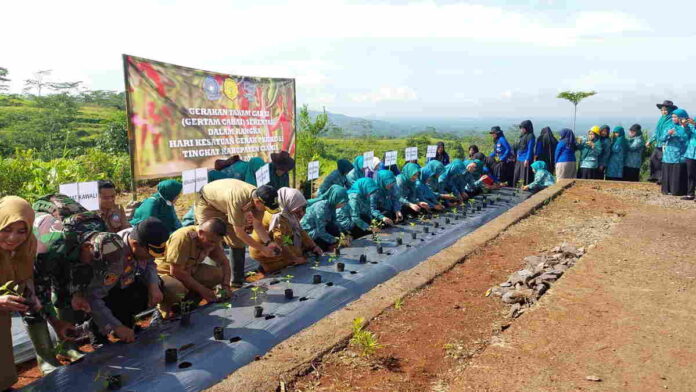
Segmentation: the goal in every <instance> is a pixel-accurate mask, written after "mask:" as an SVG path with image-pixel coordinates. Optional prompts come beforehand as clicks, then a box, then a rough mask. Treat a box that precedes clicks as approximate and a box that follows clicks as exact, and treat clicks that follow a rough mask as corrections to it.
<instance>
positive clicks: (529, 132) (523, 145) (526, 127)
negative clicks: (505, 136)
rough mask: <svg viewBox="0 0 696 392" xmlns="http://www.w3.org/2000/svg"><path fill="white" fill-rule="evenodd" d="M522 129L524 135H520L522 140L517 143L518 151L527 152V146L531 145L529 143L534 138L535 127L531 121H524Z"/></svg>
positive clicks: (521, 125)
mask: <svg viewBox="0 0 696 392" xmlns="http://www.w3.org/2000/svg"><path fill="white" fill-rule="evenodd" d="M520 128H522V130H523V131H522V134H521V135H520V140H519V141H518V142H517V146H515V150H516V151H518V152H519V151H526V150H527V144H529V141H530V140H531V139H532V138H533V137H534V125H532V122H531V121H530V120H524V121H522V123H520Z"/></svg>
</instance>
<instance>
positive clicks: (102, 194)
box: [97, 180, 131, 233]
mask: <svg viewBox="0 0 696 392" xmlns="http://www.w3.org/2000/svg"><path fill="white" fill-rule="evenodd" d="M97 212H98V213H99V216H100V217H101V218H102V219H103V220H104V222H105V223H106V227H107V228H108V229H109V232H110V233H118V232H119V231H121V230H125V229H127V228H129V227H131V224H130V222H128V219H127V218H126V211H125V210H124V209H123V207H122V206H120V205H118V204H116V186H115V185H114V183H113V182H111V181H109V180H100V181H99V211H97Z"/></svg>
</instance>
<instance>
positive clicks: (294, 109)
mask: <svg viewBox="0 0 696 392" xmlns="http://www.w3.org/2000/svg"><path fill="white" fill-rule="evenodd" d="M292 121H293V122H294V124H293V125H294V128H295V132H293V133H292V137H293V139H295V140H293V143H292V144H294V145H295V158H297V147H298V146H297V132H298V130H297V86H296V85H295V79H293V80H292ZM292 187H293V188H295V189H297V162H295V168H294V169H292Z"/></svg>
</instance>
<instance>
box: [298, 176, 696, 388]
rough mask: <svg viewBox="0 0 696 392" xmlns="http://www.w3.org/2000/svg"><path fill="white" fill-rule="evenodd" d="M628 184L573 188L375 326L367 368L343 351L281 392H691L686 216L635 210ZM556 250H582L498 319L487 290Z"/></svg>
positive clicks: (636, 196)
mask: <svg viewBox="0 0 696 392" xmlns="http://www.w3.org/2000/svg"><path fill="white" fill-rule="evenodd" d="M627 185H628V184H610V183H606V184H601V185H597V184H594V183H580V184H578V185H576V186H574V187H573V188H571V189H570V190H568V191H567V192H566V193H565V194H563V195H562V196H561V197H559V198H558V199H557V200H555V201H553V202H552V203H551V204H550V205H549V206H548V207H547V208H545V209H543V210H542V211H540V212H539V213H538V214H536V215H534V216H532V217H530V218H528V219H526V220H524V221H522V222H520V223H519V224H517V225H515V226H513V227H512V228H510V229H509V230H508V231H507V232H506V233H504V234H503V235H502V236H501V237H500V238H499V239H498V240H496V241H494V242H493V243H491V244H490V245H489V246H488V247H487V248H486V249H483V250H482V251H481V252H479V253H478V254H476V255H474V256H472V257H469V258H468V259H467V260H466V261H465V262H464V263H463V264H460V265H458V266H457V267H455V268H454V269H453V270H451V271H450V272H448V273H447V274H445V275H443V276H442V277H440V278H438V279H436V280H435V281H434V282H433V284H431V285H430V286H428V287H426V288H425V289H423V290H420V291H418V292H416V293H414V294H413V295H411V296H409V297H408V298H407V299H406V301H405V303H404V304H403V305H402V306H401V307H400V309H398V310H397V309H390V310H388V311H386V312H385V313H384V314H383V315H381V316H380V317H378V318H377V319H375V320H373V321H372V322H371V324H370V326H369V328H368V329H369V330H370V331H373V332H375V333H376V334H377V336H378V337H379V342H380V343H381V344H382V345H383V346H384V348H383V349H381V350H380V351H379V353H378V355H377V358H371V359H365V358H361V357H359V356H358V355H357V354H356V353H355V352H354V351H353V349H352V348H349V349H346V350H341V351H338V352H336V353H333V354H330V355H327V356H325V358H324V359H323V362H322V363H321V364H316V371H313V372H311V373H310V374H308V375H307V376H305V377H302V378H301V379H299V380H297V382H296V383H295V384H294V385H293V387H292V388H291V390H294V391H298V392H299V391H303V392H308V391H392V390H393V391H453V392H454V391H463V390H472V391H501V390H506V391H516V390H520V391H523V390H524V391H565V390H631V391H642V390H645V391H648V390H651V391H652V390H655V388H656V386H659V388H663V387H664V385H667V386H668V387H669V388H670V389H672V390H691V389H689V388H688V387H686V385H689V383H690V382H691V385H693V381H694V380H693V377H694V376H688V374H689V372H690V371H691V372H692V373H693V369H689V366H691V367H694V365H691V364H692V363H694V361H693V360H694V359H696V358H694V356H693V352H692V351H690V349H689V348H688V347H696V344H694V343H696V338H689V336H688V335H689V334H690V332H689V331H690V329H689V328H688V326H687V325H686V322H688V320H689V317H688V316H689V315H692V314H693V310H694V305H693V304H692V305H689V304H688V302H687V301H688V299H689V297H693V295H689V294H693V293H694V291H696V287H694V284H693V279H694V277H696V261H694V259H696V257H694V256H693V255H694V254H695V253H694V252H695V251H696V249H694V248H695V247H696V244H693V242H692V243H690V244H687V242H688V238H689V236H688V235H687V234H686V233H693V232H694V231H693V229H692V230H690V231H689V229H688V225H689V223H688V221H689V220H690V221H691V222H694V221H696V205H694V206H693V207H692V206H690V205H687V204H680V206H679V207H677V208H680V209H679V210H677V209H674V208H664V207H660V206H659V205H660V203H654V202H652V200H651V201H650V202H648V203H647V204H644V203H643V202H642V201H641V200H644V199H645V197H644V196H642V195H643V194H644V193H645V192H648V193H649V192H652V191H654V189H653V186H651V185H637V186H634V188H632V190H629V191H627V190H626V189H625V188H626V186H627ZM631 192H632V193H631ZM627 193H631V194H630V195H628V194H627ZM652 197H653V196H651V198H652ZM655 197H656V198H659V197H660V196H655ZM663 204H664V203H663ZM648 222H655V225H653V226H648V224H647V223H648ZM675 222H681V223H679V224H676V223H675ZM663 233H664V236H662V234H663ZM654 239H659V241H654ZM564 241H565V242H569V243H571V244H573V245H576V246H586V247H589V248H590V251H589V253H588V254H587V255H586V256H585V257H583V258H582V259H581V260H580V261H579V262H578V264H577V265H576V266H575V267H573V268H572V269H571V270H570V272H569V273H567V274H566V275H565V276H564V277H563V278H562V279H561V280H560V282H559V283H558V284H556V285H554V286H553V288H552V289H551V290H550V292H549V294H547V295H546V296H545V297H544V299H543V300H542V301H541V303H540V304H539V305H537V306H536V307H535V308H534V310H532V311H528V312H527V313H525V314H524V315H523V316H522V317H520V318H519V319H516V320H514V321H511V320H509V319H506V318H505V314H506V310H507V308H506V306H504V305H502V304H501V303H500V302H499V301H498V300H494V299H493V298H487V297H485V296H484V293H485V292H486V290H487V289H488V288H490V287H491V286H493V285H495V284H498V283H500V282H502V281H504V280H505V279H506V278H507V276H508V275H509V274H510V273H511V272H513V271H515V270H517V269H519V268H520V266H521V260H522V258H524V257H525V256H528V255H532V254H537V253H540V252H542V251H544V250H547V249H550V248H551V247H553V246H556V245H558V244H560V243H561V242H564ZM593 244H598V245H597V246H596V247H594V246H593ZM677 244H680V246H676V245H677ZM687 257H691V259H687ZM692 319H693V317H692ZM666 321H668V322H666ZM508 327H509V328H508ZM691 335H693V334H691ZM589 375H597V376H599V377H600V378H602V380H603V381H602V382H599V383H593V382H590V381H587V380H585V377H586V376H589ZM647 380H651V381H652V382H647ZM685 388H686V389H685Z"/></svg>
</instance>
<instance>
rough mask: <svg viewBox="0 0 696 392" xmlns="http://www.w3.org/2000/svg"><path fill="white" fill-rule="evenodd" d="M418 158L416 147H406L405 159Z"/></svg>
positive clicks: (412, 159)
mask: <svg viewBox="0 0 696 392" xmlns="http://www.w3.org/2000/svg"><path fill="white" fill-rule="evenodd" d="M417 159H418V147H406V160H407V161H415V160H417Z"/></svg>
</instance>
